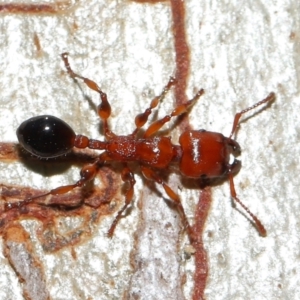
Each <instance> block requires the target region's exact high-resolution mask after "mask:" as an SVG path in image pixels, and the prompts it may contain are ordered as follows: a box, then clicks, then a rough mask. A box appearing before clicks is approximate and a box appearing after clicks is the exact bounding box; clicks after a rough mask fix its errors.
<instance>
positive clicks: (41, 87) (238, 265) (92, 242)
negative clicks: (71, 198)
mask: <svg viewBox="0 0 300 300" xmlns="http://www.w3.org/2000/svg"><path fill="white" fill-rule="evenodd" d="M2 2H3V3H4V1H2ZM2 2H1V4H0V32H1V53H0V64H1V68H0V73H1V76H0V90H1V97H0V136H1V142H16V141H17V140H16V136H15V131H16V128H17V127H18V125H19V124H20V123H21V122H22V121H24V120H25V119H28V118H30V117H32V116H36V115H42V114H52V115H55V116H57V117H59V118H62V119H63V120H65V121H66V122H68V123H69V124H70V125H71V126H72V127H73V128H74V130H75V131H76V132H77V133H81V134H85V135H87V136H90V137H93V138H99V136H100V134H99V120H98V118H97V115H96V113H95V111H94V108H95V106H96V105H97V104H98V103H99V99H98V96H97V95H96V93H93V92H90V91H89V90H87V89H86V88H85V86H83V85H81V84H79V86H78V85H77V84H75V83H74V82H73V81H72V80H71V79H70V78H69V76H68V75H67V73H66V72H65V69H64V66H63V64H62V62H61V58H60V54H61V53H62V52H65V51H68V52H69V53H70V62H71V64H72V67H73V69H74V71H76V72H78V73H80V74H82V75H84V76H86V77H89V78H91V79H93V80H95V81H96V82H97V83H98V84H99V86H100V87H101V88H102V89H103V91H105V92H106V93H107V95H108V99H109V100H110V102H111V104H112V117H111V119H110V124H111V127H112V129H113V131H115V132H116V133H117V134H122V135H124V134H129V133H130V132H132V130H133V129H134V117H135V116H136V114H137V113H139V112H141V111H144V109H145V108H146V107H147V106H148V104H149V103H150V100H151V99H152V98H153V97H154V96H155V95H157V94H159V93H160V92H161V89H162V87H163V86H164V85H165V84H166V83H167V81H168V78H169V76H171V75H175V71H176V65H175V49H174V33H173V31H172V22H173V21H172V20H173V19H172V15H171V5H170V3H168V2H167V1H164V2H157V1H156V2H157V3H155V4H149V3H137V2H131V1H96V0H90V1H81V0H78V1H75V0H74V1H70V2H68V3H67V5H63V4H62V5H60V4H57V3H56V2H55V1H52V2H51V1H49V3H50V2H51V3H50V4H51V5H52V4H53V5H52V6H51V5H50V6H51V7H54V8H55V9H57V12H56V11H54V12H51V14H50V13H47V12H39V13H30V14H26V13H23V14H22V13H19V12H18V13H14V12H13V11H11V13H9V12H8V11H7V9H6V10H4V9H2V8H1V5H4V4H2ZM11 2H12V1H7V4H9V3H11ZM14 3H16V2H15V1H14ZM22 3H31V4H32V3H33V1H22ZM34 3H36V1H34ZM55 3H56V4H55ZM2 7H3V6H2ZM6 7H9V6H6ZM299 10H300V7H299V1H296V0H289V1H281V2H280V3H279V2H278V3H277V2H276V3H275V2H268V3H266V4H262V2H261V1H256V0H251V1H243V2H236V1H213V2H212V1H205V0H204V1H201V2H199V1H196V0H191V1H185V11H186V17H185V27H186V36H187V39H188V47H189V49H190V61H191V64H190V67H189V68H186V70H188V69H189V78H188V81H187V88H186V91H182V93H183V94H184V93H186V95H187V96H186V98H187V99H189V98H191V97H192V96H193V94H194V93H195V92H196V91H197V90H198V89H199V88H201V87H203V88H204V89H205V95H204V96H203V97H202V98H201V100H200V101H199V102H198V103H197V104H196V105H195V106H194V107H193V109H192V111H191V113H190V125H191V126H192V127H193V128H194V129H201V128H205V129H207V130H211V131H217V132H221V133H223V134H224V135H228V134H229V133H230V130H231V127H232V121H233V117H234V114H235V112H237V111H240V110H241V109H243V108H246V107H248V106H249V105H251V104H253V103H255V102H257V101H258V100H261V99H263V98H264V97H265V96H267V94H268V93H269V92H270V91H274V92H275V93H276V95H277V99H276V102H275V103H274V104H273V105H272V106H271V107H270V108H268V109H267V110H264V111H262V112H261V113H254V114H250V116H249V118H247V117H246V120H247V122H242V124H241V126H240V130H239V132H238V135H237V140H238V142H239V144H240V145H241V147H242V150H243V152H242V157H241V159H242V164H243V167H242V170H241V171H240V173H239V174H238V175H237V176H236V177H235V183H236V190H237V193H238V195H239V198H240V199H241V200H242V201H243V202H244V203H245V204H246V205H248V206H249V208H250V209H251V211H253V212H254V213H255V214H257V216H258V217H259V218H260V219H261V221H262V222H263V224H264V225H265V227H266V229H267V231H268V236H267V237H266V238H261V237H260V236H259V235H258V233H257V232H256V230H255V228H254V227H253V226H252V225H251V223H250V222H249V221H248V220H247V219H246V218H245V216H244V214H243V210H240V208H239V207H237V208H238V209H233V208H232V205H231V202H230V192H229V186H228V184H227V183H225V184H224V185H221V186H217V187H213V188H212V199H213V201H212V207H211V211H210V213H209V216H208V220H207V222H206V227H205V230H204V233H203V239H204V246H205V249H206V250H207V254H208V263H209V277H208V281H207V285H206V288H205V296H206V299H209V300H210V299H297V298H300V288H299V286H300V285H299V276H298V275H297V272H298V265H299V262H298V260H299V258H298V257H299V249H298V248H299V240H300V235H299V232H300V228H299V222H298V219H299V217H298V215H299V214H298V211H299V206H300V202H299V196H298V195H299V191H298V189H299V176H298V175H299V173H300V170H299V169H300V162H299V157H300V156H299V151H300V148H299V131H300V119H299V117H298V111H299V109H300V99H299V87H300V84H299V76H300V61H299V60H300V42H299V32H300V21H299ZM178 93H179V92H178V90H176V94H177V95H178ZM184 98H185V97H183V99H184ZM174 101H175V100H174V94H173V93H170V95H168V97H167V98H166V99H165V100H164V102H163V103H162V104H161V105H160V108H159V112H158V116H164V115H165V114H166V113H169V112H170V111H171V110H172V108H173V105H174ZM93 103H94V104H93ZM252 116H253V117H252ZM168 128H172V124H170V126H166V129H168ZM179 134H180V131H179V129H176V130H174V131H173V132H172V137H173V141H174V142H176V141H177V140H178V137H179ZM1 149H2V150H1ZM2 152H3V153H6V154H5V155H4V156H5V157H6V158H5V159H3V160H1V162H0V170H1V173H0V174H1V180H0V183H2V184H4V185H5V186H10V185H14V186H29V187H32V188H35V189H41V190H45V189H50V188H54V187H56V186H59V185H62V184H67V183H72V182H74V181H75V180H77V178H78V176H79V168H80V167H79V166H78V165H77V164H75V165H72V166H70V165H69V167H68V168H65V167H64V168H60V169H58V170H57V172H53V171H52V170H51V168H49V167H45V166H44V165H40V164H39V163H38V162H37V163H36V164H34V166H32V165H30V166H28V165H25V164H23V163H21V162H19V161H17V160H15V158H16V157H15V155H14V154H13V153H12V150H11V148H9V147H6V146H4V147H2V148H0V154H1V157H2ZM6 155H7V156H6ZM1 157H0V158H1ZM137 171H138V170H137ZM139 175H140V174H139V172H138V174H137V175H136V179H137V184H136V190H135V198H134V199H135V200H134V205H133V208H132V209H131V210H129V211H128V215H127V216H126V218H123V219H122V220H121V222H120V224H119V225H118V226H117V229H116V232H115V236H114V237H113V238H112V239H111V240H110V239H108V238H107V237H106V233H107V230H108V228H109V226H110V224H111V222H112V217H111V216H107V217H104V218H103V219H102V220H101V222H98V223H97V224H95V223H93V222H92V221H91V224H89V226H90V227H88V229H87V231H88V232H89V236H88V237H87V238H85V239H84V240H82V241H81V242H80V243H75V244H74V245H73V244H72V246H70V243H67V245H68V246H66V247H63V248H62V250H60V251H58V252H54V253H53V252H49V251H48V252H47V251H45V250H44V249H43V247H42V245H41V243H40V242H39V239H38V237H39V235H40V234H41V233H40V232H39V231H38V229H39V227H40V226H41V224H40V223H39V222H38V221H34V219H32V220H33V221H32V220H29V221H28V220H26V221H22V222H21V223H20V224H21V225H22V226H24V228H25V229H26V231H27V232H28V234H29V236H30V238H29V239H30V241H29V242H30V243H31V246H29V245H28V244H26V247H24V249H23V250H24V251H23V252H22V253H23V254H24V253H25V252H26V255H27V254H28V253H29V252H30V249H32V255H34V257H33V258H32V260H30V259H29V260H28V261H33V262H38V264H37V265H38V266H37V267H35V269H32V270H33V271H32V272H44V273H43V275H42V278H43V281H41V286H40V288H41V289H43V291H44V292H45V293H44V295H46V297H47V295H48V293H49V295H50V297H51V299H55V300H56V299H57V300H58V299H76V300H77V299H78V300H79V299H101V300H102V299H103V300H105V299H122V298H123V299H147V300H148V299H192V296H193V295H195V293H194V289H193V286H194V271H195V267H194V258H193V256H191V258H189V257H190V255H189V254H190V252H193V250H192V249H189V247H188V246H189V243H188V240H187V238H186V237H185V236H184V235H183V236H182V235H181V234H180V231H181V229H182V228H181V223H180V218H179V216H178V214H177V212H176V210H175V209H174V208H172V206H171V205H168V202H166V201H165V198H166V195H165V194H164V193H163V191H162V190H161V188H160V187H157V188H156V187H155V186H154V185H152V184H151V183H150V184H147V183H146V182H145V181H143V180H141V179H140V176H139ZM98 183H99V181H97V182H96V184H98ZM170 185H171V186H172V188H173V189H174V190H176V191H178V193H179V194H180V196H181V198H182V200H183V205H184V208H185V210H186V212H187V215H188V217H189V219H190V222H191V223H193V216H194V215H195V210H196V205H197V201H198V199H199V190H197V189H196V188H195V187H194V186H191V185H190V184H188V183H186V182H185V181H183V182H180V181H176V176H175V175H174V176H171V178H170ZM191 187H192V188H191ZM118 201H119V200H118ZM118 203H119V202H118ZM118 203H117V204H118ZM91 218H92V217H91ZM78 222H79V221H78V219H77V218H62V220H61V224H60V228H59V229H60V230H61V233H62V234H63V233H64V231H66V232H68V230H69V229H70V228H72V227H73V226H78ZM15 226H16V228H19V227H18V226H17V225H15ZM20 234H21V233H20ZM24 234H25V233H24ZM1 241H2V242H1V247H0V265H1V273H0V277H1V280H0V299H16V300H20V299H24V295H25V296H26V297H27V296H28V293H26V290H28V289H30V287H28V286H26V287H25V284H23V285H22V284H20V282H19V279H20V278H21V277H22V276H20V274H19V276H18V275H17V273H16V272H15V271H16V270H17V267H16V265H14V262H13V261H18V260H17V258H16V256H18V255H22V254H18V252H17V251H16V250H17V247H20V245H19V244H16V243H15V242H10V243H9V245H8V244H7V240H5V242H3V240H1ZM8 246H9V247H8ZM30 247H32V248H30ZM13 248H15V250H14V249H13ZM28 249H29V250H28ZM1 253H2V254H1ZM4 253H5V256H4ZM19 253H21V252H19ZM12 255H14V259H12V258H10V259H8V258H9V257H10V256H11V257H12ZM12 265H13V266H12ZM200 265H201V264H200ZM70 270H71V271H70ZM18 272H19V271H18ZM197 276H200V275H199V274H198V273H197ZM197 276H196V277H197ZM200 277H201V276H200ZM27 283H29V281H28V282H26V284H27Z"/></svg>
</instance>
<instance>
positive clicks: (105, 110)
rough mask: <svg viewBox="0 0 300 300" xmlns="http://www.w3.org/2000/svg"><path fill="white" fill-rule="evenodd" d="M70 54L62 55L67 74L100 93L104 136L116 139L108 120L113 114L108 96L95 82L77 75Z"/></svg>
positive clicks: (99, 107) (99, 109)
mask: <svg viewBox="0 0 300 300" xmlns="http://www.w3.org/2000/svg"><path fill="white" fill-rule="evenodd" d="M68 55H69V54H68V53H67V52H65V53H62V54H61V57H62V59H63V62H64V64H65V67H66V69H67V72H68V73H69V75H70V76H71V77H72V78H74V79H75V78H79V79H82V80H83V82H84V83H85V84H86V85H87V86H88V87H89V88H90V89H91V90H93V91H95V92H97V93H99V95H100V99H101V103H100V104H99V105H98V115H99V117H100V118H101V120H102V121H103V127H104V134H105V137H106V138H107V139H110V138H112V137H114V136H115V135H114V134H113V133H112V131H111V130H110V129H109V126H108V122H107V120H108V118H109V117H110V114H111V107H110V104H109V102H108V100H107V96H106V94H105V93H104V92H102V90H101V89H100V88H99V86H98V85H97V83H96V82H94V81H93V80H90V79H88V78H86V77H83V76H81V75H79V74H77V73H75V72H74V71H73V70H72V68H71V66H70V63H69V60H68Z"/></svg>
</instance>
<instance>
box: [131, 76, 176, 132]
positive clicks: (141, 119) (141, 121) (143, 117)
mask: <svg viewBox="0 0 300 300" xmlns="http://www.w3.org/2000/svg"><path fill="white" fill-rule="evenodd" d="M175 84H176V79H175V78H174V77H170V79H169V81H168V83H167V84H166V86H165V87H164V88H163V91H162V92H161V94H160V95H159V96H156V97H155V98H154V99H153V100H152V101H151V103H150V106H149V107H148V108H147V109H146V110H145V111H144V112H143V113H141V114H138V115H137V116H136V117H135V125H136V129H135V130H134V131H133V132H132V135H135V134H136V133H137V132H138V130H139V129H140V128H142V127H143V126H144V125H145V123H146V122H147V121H148V118H149V116H150V114H151V113H152V109H154V108H155V107H157V105H158V104H159V103H160V102H161V101H162V100H163V99H164V98H165V96H166V94H167V93H168V92H169V90H170V88H171V87H172V86H173V85H175Z"/></svg>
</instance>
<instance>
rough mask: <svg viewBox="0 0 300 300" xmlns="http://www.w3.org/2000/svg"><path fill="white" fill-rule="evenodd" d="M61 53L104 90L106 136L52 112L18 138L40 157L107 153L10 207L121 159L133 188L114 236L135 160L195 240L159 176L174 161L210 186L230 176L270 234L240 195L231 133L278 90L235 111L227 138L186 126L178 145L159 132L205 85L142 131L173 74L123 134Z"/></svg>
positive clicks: (108, 109)
mask: <svg viewBox="0 0 300 300" xmlns="http://www.w3.org/2000/svg"><path fill="white" fill-rule="evenodd" d="M61 57H62V59H63V62H64V65H65V67H66V69H67V72H68V74H69V75H70V77H72V78H73V79H77V78H78V79H81V80H83V82H84V83H85V84H86V85H87V86H88V87H89V88H90V89H91V90H93V91H96V92H97V93H99V95H100V99H101V103H100V105H99V106H98V115H99V117H100V119H101V120H102V123H103V130H104V136H105V140H104V141H100V140H95V139H90V138H88V137H86V136H84V135H76V134H75V132H74V131H73V129H72V128H71V127H70V126H69V125H68V124H67V123H65V122H64V121H62V120H61V119H58V118H56V117H54V116H50V115H42V116H37V117H33V118H30V119H28V120H26V121H24V122H23V123H22V124H21V125H20V126H19V128H18V129H17V137H18V140H19V143H20V144H21V146H22V147H23V148H24V149H25V150H26V151H28V152H29V153H31V154H33V155H35V156H38V157H40V158H52V157H57V156H61V155H64V154H66V153H67V152H69V151H71V149H72V148H73V147H76V148H81V149H83V148H90V149H96V150H103V152H102V153H101V154H99V156H98V157H97V158H96V159H95V161H94V162H93V163H92V164H88V165H85V166H84V167H83V168H82V169H81V171H80V179H79V180H78V181H77V182H76V183H74V184H71V185H66V186H60V187H57V188H55V189H52V190H50V191H49V192H48V193H45V194H42V195H39V196H34V197H30V198H27V199H25V200H24V201H22V202H17V203H13V204H12V203H11V204H7V205H6V209H11V208H14V207H19V206H23V205H25V204H26V203H30V202H32V201H33V200H34V199H36V198H40V197H43V196H46V195H59V194H65V193H68V192H69V191H71V190H73V189H74V188H77V187H82V186H83V185H84V184H86V183H87V182H88V181H90V180H93V179H94V177H95V175H96V173H97V171H98V170H99V169H100V168H102V167H103V165H104V164H109V163H111V162H119V163H121V164H122V171H121V178H122V181H123V182H124V183H127V184H128V186H129V187H128V188H127V190H126V192H125V204H124V205H123V207H122V208H121V209H120V210H119V211H118V213H117V215H116V217H115V219H114V220H113V222H112V225H111V227H110V229H109V231H108V236H109V237H112V235H113V233H114V230H115V228H116V226H117V223H118V222H119V220H120V219H121V218H122V214H123V212H124V211H125V210H126V208H127V207H128V205H130V204H131V202H132V199H133V194H134V185H135V178H134V174H133V172H132V171H131V169H130V167H129V165H128V163H130V162H136V163H137V164H138V165H139V167H140V169H141V172H142V174H143V176H144V177H145V178H146V179H148V180H151V181H154V182H156V183H158V184H160V185H162V187H163V188H164V190H165V192H166V193H167V195H168V197H169V198H170V199H171V200H172V201H173V202H174V203H175V204H176V207H177V209H178V211H179V213H180V216H181V218H182V223H183V225H184V228H185V230H186V231H187V234H188V236H189V239H190V242H193V241H194V237H193V235H194V232H193V229H192V227H191V226H190V224H189V222H188V219H187V217H186V214H185V212H184V209H183V206H182V204H181V200H180V198H179V196H178V194H177V193H176V192H175V191H173V190H172V189H171V188H170V187H169V186H168V185H167V184H166V183H165V182H164V180H163V179H161V177H160V176H159V175H158V172H159V171H162V170H165V169H167V168H168V167H169V166H170V165H175V166H177V168H178V170H179V172H180V173H181V175H182V176H184V177H188V178H193V179H198V180H199V181H200V183H202V186H206V185H209V184H211V183H212V182H215V181H216V180H219V179H222V180H224V179H228V180H229V183H230V193H231V197H232V198H233V199H234V200H235V201H236V202H237V203H239V204H240V205H241V206H242V207H243V209H244V210H245V211H246V212H247V213H248V215H249V216H250V217H251V219H252V221H253V222H254V224H255V226H256V228H257V230H258V232H259V233H260V235H261V236H266V234H267V232H266V229H265V228H264V226H263V225H262V223H261V222H260V220H259V219H258V218H257V217H256V216H255V215H254V214H253V213H252V212H251V211H250V210H249V209H248V207H247V206H245V205H244V204H243V203H242V202H241V201H240V200H239V198H238V197H237V195H236V191H235V186H234V181H233V176H234V175H236V174H237V173H238V172H239V170H240V168H241V162H240V161H239V160H237V159H236V157H237V156H239V155H240V154H241V147H240V146H239V144H238V143H237V142H236V141H235V140H234V139H233V138H232V137H233V135H234V134H235V133H236V131H237V128H238V125H239V120H240V118H241V116H242V115H244V114H245V113H247V112H249V111H250V110H253V109H255V108H256V107H258V106H260V105H262V104H265V103H271V102H272V101H274V100H275V94H274V93H273V92H272V93H270V94H269V95H268V96H267V97H266V98H265V99H263V100H261V101H259V102H257V103H256V104H254V105H252V106H250V107H248V108H246V109H244V110H242V111H240V112H239V113H236V115H235V117H234V121H233V126H232V130H231V133H230V135H229V137H225V136H223V135H222V134H221V133H217V132H210V131H205V130H186V131H185V132H183V133H182V134H181V136H180V138H179V145H174V144H172V142H171V139H170V137H165V136H157V133H158V131H159V130H160V128H161V127H162V126H163V125H164V124H166V123H168V122H169V121H170V120H171V119H172V118H173V117H177V116H180V115H182V114H184V113H186V112H187V111H188V110H189V108H190V107H191V106H192V105H193V104H194V103H195V102H196V101H197V100H198V99H199V98H200V97H201V96H202V95H203V94H204V90H203V89H200V90H199V91H198V92H197V93H196V95H195V96H194V97H193V98H192V99H191V100H189V101H187V102H186V103H185V104H182V105H178V106H177V107H175V109H174V110H173V111H172V112H171V114H169V115H166V116H165V117H163V118H161V119H159V120H157V121H155V122H153V123H152V124H150V125H149V126H148V127H147V128H146V130H145V131H144V132H140V129H141V128H142V127H143V126H144V125H145V123H146V122H147V121H148V118H149V116H150V115H151V113H152V110H153V109H154V108H156V107H157V105H158V104H159V103H160V102H161V101H162V100H163V98H164V97H165V95H166V94H167V93H168V91H169V90H170V88H171V87H172V86H173V85H175V83H176V80H175V79H174V78H173V77H171V78H170V79H169V82H168V83H167V85H166V86H165V87H164V89H163V91H162V93H161V94H160V95H159V96H157V97H155V98H154V99H153V100H152V101H151V104H150V106H149V107H148V108H147V109H146V110H145V111H144V112H143V113H141V114H139V115H137V116H136V117H135V126H136V128H135V129H134V130H133V132H132V133H131V134H129V135H126V136H118V135H116V134H114V133H113V132H112V131H111V130H110V127H109V125H108V119H109V117H110V114H111V107H110V104H109V102H108V100H107V96H106V94H105V93H104V92H103V91H102V90H101V89H100V88H99V87H98V85H97V84H96V83H95V82H94V81H92V80H90V79H88V78H86V77H83V76H81V75H78V74H77V73H75V72H74V71H73V70H72V68H71V66H70V64H69V61H68V53H63V54H61ZM231 156H233V157H234V160H233V162H232V163H231V162H230V161H231V160H230V159H231Z"/></svg>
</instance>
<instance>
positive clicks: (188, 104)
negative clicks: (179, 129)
mask: <svg viewBox="0 0 300 300" xmlns="http://www.w3.org/2000/svg"><path fill="white" fill-rule="evenodd" d="M203 94H204V90H203V89H201V90H199V91H198V92H197V94H196V95H195V96H194V97H193V98H192V99H191V100H189V101H187V102H186V103H184V104H182V105H178V106H177V107H175V109H174V110H173V111H172V113H171V114H170V115H166V116H165V117H163V118H162V119H160V120H157V121H155V122H154V123H152V124H151V125H150V126H149V127H148V128H147V130H146V131H145V134H144V138H148V137H150V136H151V135H153V134H155V133H156V132H157V131H158V130H159V129H160V128H161V127H162V126H163V125H164V124H166V123H167V122H169V121H170V120H171V118H172V117H176V116H179V115H181V114H183V113H185V112H187V110H188V109H189V107H191V106H192V105H193V104H194V103H195V102H196V101H197V100H198V99H199V98H200V97H201V96H202V95H203Z"/></svg>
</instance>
